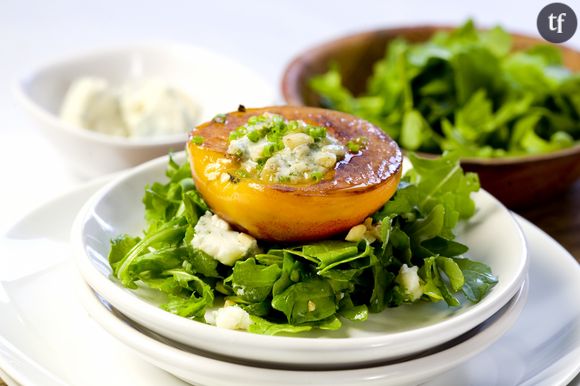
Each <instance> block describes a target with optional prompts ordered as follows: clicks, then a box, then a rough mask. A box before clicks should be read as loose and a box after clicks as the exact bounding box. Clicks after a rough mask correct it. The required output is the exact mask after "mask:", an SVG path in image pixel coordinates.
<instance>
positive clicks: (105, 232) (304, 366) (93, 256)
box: [72, 157, 528, 385]
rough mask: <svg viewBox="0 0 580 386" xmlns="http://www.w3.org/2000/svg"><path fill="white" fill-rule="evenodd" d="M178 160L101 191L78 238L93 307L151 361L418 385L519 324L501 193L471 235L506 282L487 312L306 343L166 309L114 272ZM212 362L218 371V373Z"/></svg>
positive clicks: (519, 299) (512, 226)
mask: <svg viewBox="0 0 580 386" xmlns="http://www.w3.org/2000/svg"><path fill="white" fill-rule="evenodd" d="M166 165H167V158H165V157H164V158H161V159H158V160H154V161H151V162H149V163H146V164H144V165H142V166H140V167H137V168H136V169H134V170H132V171H131V172H129V173H127V174H124V175H122V176H120V177H118V178H117V179H115V180H114V181H112V182H111V183H109V184H108V185H107V186H105V187H104V188H102V189H101V190H100V191H99V192H97V193H96V194H95V195H94V196H93V197H92V198H91V199H90V200H89V201H88V203H87V204H86V205H85V207H84V208H83V210H82V211H81V212H80V214H79V216H78V217H77V220H76V222H75V225H74V226H73V233H72V240H73V243H74V247H75V256H76V259H77V263H78V267H79V268H80V272H81V274H82V277H83V278H84V280H85V282H86V284H83V285H84V287H83V286H82V285H81V293H83V296H82V299H83V303H84V305H85V306H86V308H87V309H88V310H89V312H90V313H91V315H92V316H93V318H94V319H95V320H96V321H97V322H98V323H99V324H101V325H102V326H103V327H104V328H105V329H106V330H107V331H109V332H110V333H111V334H112V335H114V336H115V337H117V338H118V339H119V340H121V341H122V342H123V343H125V344H126V345H128V346H129V347H131V348H133V349H135V350H136V351H137V352H138V353H139V354H140V355H141V356H143V357H144V358H145V359H146V360H148V361H150V362H151V363H153V364H155V365H157V366H159V367H161V368H163V369H165V370H167V371H169V372H171V373H173V374H175V375H177V376H178V377H180V378H182V379H184V380H186V381H188V382H191V383H195V384H201V385H204V384H208V385H209V384H211V385H216V384H224V385H238V384H239V385H246V384H247V385H262V384H264V385H266V384H272V382H273V380H276V383H277V384H282V385H283V384H288V385H292V384H325V383H328V381H327V380H328V379H332V383H333V384H340V385H350V384H352V385H360V384H387V383H388V384H406V383H417V382H420V381H422V380H425V379H427V378H429V377H432V376H434V375H435V374H437V373H441V372H443V371H446V370H448V369H449V368H450V367H453V366H456V365H458V364H459V363H461V362H463V361H466V360H467V359H469V358H470V357H472V356H473V355H475V354H477V353H478V352H480V351H482V350H484V349H485V348H486V347H487V346H488V345H490V344H491V343H493V342H494V341H495V340H496V339H498V338H500V337H501V336H502V335H503V334H504V333H505V332H506V331H507V330H508V329H509V328H510V327H511V325H512V324H513V323H514V322H515V320H516V319H517V316H518V315H519V313H520V311H521V310H522V308H523V306H524V303H525V299H526V293H527V292H526V288H527V284H526V282H525V278H526V274H527V267H528V259H527V250H526V244H525V241H524V238H523V235H522V233H521V230H520V229H519V227H518V225H517V223H516V222H515V220H514V219H513V218H512V216H511V214H510V213H509V212H508V211H507V210H506V209H505V208H504V207H503V206H502V205H501V204H500V203H499V202H498V201H497V200H495V199H494V198H493V197H492V196H490V195H489V194H488V193H486V192H479V193H477V194H476V195H475V196H474V199H475V200H476V204H477V207H478V212H477V214H476V215H475V216H474V217H473V218H472V219H471V220H470V221H469V222H468V223H466V224H465V225H463V226H462V227H461V228H460V229H458V235H459V239H460V240H461V241H462V242H464V243H466V244H467V245H469V247H470V251H469V255H468V256H469V257H471V258H473V259H475V260H478V261H482V262H484V263H486V264H488V265H489V266H490V267H491V269H492V271H493V272H494V274H496V275H497V276H498V278H499V283H498V284H497V285H496V286H495V287H494V288H493V289H492V291H491V292H490V293H489V294H488V295H487V296H486V297H485V298H484V299H483V300H482V301H481V302H479V303H478V304H475V305H472V304H468V303H466V304H464V305H462V306H461V307H447V305H445V304H416V305H409V306H403V307H399V308H395V309H388V310H386V311H384V312H383V313H380V314H375V315H372V316H371V317H370V318H369V320H367V321H366V322H364V323H348V322H347V323H345V325H344V326H343V328H342V329H340V330H339V331H335V332H328V331H321V332H318V333H311V334H309V335H302V336H298V337H284V336H263V335H256V334H250V333H247V332H241V331H231V330H225V329H220V328H217V327H214V326H210V325H206V324H203V323H200V322H196V321H193V320H189V319H186V318H181V317H179V316H176V315H173V314H170V313H168V312H165V311H163V310H161V309H160V308H159V307H158V306H159V299H157V298H156V297H155V296H152V295H151V292H147V291H137V292H135V291H132V290H128V289H126V288H124V287H123V286H122V285H121V284H120V283H118V282H117V281H116V280H114V278H113V277H112V274H111V269H110V267H109V264H108V261H107V255H108V252H109V240H110V239H112V238H113V237H115V236H117V235H119V234H123V233H128V234H139V233H140V231H141V229H143V228H144V225H145V224H144V220H143V208H142V204H141V200H140V198H141V196H142V195H143V189H144V187H145V186H146V185H148V184H151V183H153V182H155V181H162V180H164V172H165V167H166ZM210 365H211V366H210Z"/></svg>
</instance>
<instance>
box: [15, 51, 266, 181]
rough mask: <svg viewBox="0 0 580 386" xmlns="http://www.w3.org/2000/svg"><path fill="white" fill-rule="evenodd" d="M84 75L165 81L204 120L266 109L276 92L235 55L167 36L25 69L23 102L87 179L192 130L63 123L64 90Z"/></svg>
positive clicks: (19, 89) (172, 145)
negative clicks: (157, 131)
mask: <svg viewBox="0 0 580 386" xmlns="http://www.w3.org/2000/svg"><path fill="white" fill-rule="evenodd" d="M82 76H98V77H102V78H104V79H107V80H108V81H109V82H110V83H111V84H112V85H118V84H121V83H122V82H123V81H126V80H135V79H139V78H158V79H162V80H164V81H166V82H167V83H168V84H171V85H173V86H175V87H178V88H179V89H180V90H182V91H184V92H185V93H186V94H187V95H189V96H190V97H191V98H192V100H193V101H195V102H196V103H197V104H198V105H199V107H200V109H201V112H200V115H199V121H200V122H205V121H208V120H210V119H211V118H213V117H214V116H215V115H216V114H218V113H226V112H229V111H234V110H236V109H237V108H238V105H239V104H245V105H246V106H248V107H262V106H267V105H271V104H273V103H274V99H275V96H274V91H273V90H272V88H271V87H270V85H268V84H267V82H266V81H264V80H263V79H262V77H261V76H260V75H258V74H257V73H255V72H254V71H253V70H251V69H249V68H246V67H245V66H243V65H242V64H240V63H238V62H236V61H234V60H233V59H230V58H228V57H225V56H222V55H220V54H217V53H214V52H211V51H209V50H207V49H205V48H203V47H196V46H191V45H186V44H179V43H174V42H167V41H152V42H143V43H136V44H129V45H123V46H113V47H107V48H100V49H94V50H91V51H87V52H85V53H80V54H78V55H75V56H71V57H68V58H62V59H60V60H55V61H54V62H52V63H47V64H44V65H41V66H39V67H38V68H36V69H32V70H30V71H28V72H27V73H26V74H24V75H23V76H22V77H21V78H20V79H19V80H18V81H17V82H16V85H15V93H16V96H17V98H18V100H19V101H20V102H21V104H22V105H23V106H24V108H25V109H26V111H27V112H28V113H29V114H30V116H31V117H32V118H33V119H35V120H36V122H37V123H38V124H39V126H40V127H41V128H42V129H43V130H44V131H45V134H46V135H47V138H48V139H49V140H50V141H51V142H52V143H53V144H54V145H55V146H56V147H57V148H58V149H59V150H60V151H61V153H62V154H63V156H64V157H66V159H67V160H68V161H69V164H70V165H71V167H72V168H73V169H75V170H76V171H77V172H79V173H81V174H83V175H85V176H89V177H94V176H97V175H102V174H105V173H110V172H113V171H117V170H121V169H125V168H127V167H130V166H135V165H138V164H141V163H143V162H145V161H148V160H150V159H152V158H155V157H159V156H162V155H165V154H167V153H168V152H169V151H180V150H183V148H184V146H185V141H186V139H187V133H183V134H175V135H170V136H163V137H154V138H122V137H115V136H111V135H106V134H102V133H98V132H93V131H89V130H85V129H82V128H78V127H73V126H71V125H69V124H67V123H66V122H63V121H61V120H60V119H59V110H60V105H61V103H62V101H63V99H64V95H65V93H66V91H67V89H68V87H69V86H70V84H71V83H72V82H73V81H74V80H75V79H77V78H79V77H82ZM96 160H98V162H96Z"/></svg>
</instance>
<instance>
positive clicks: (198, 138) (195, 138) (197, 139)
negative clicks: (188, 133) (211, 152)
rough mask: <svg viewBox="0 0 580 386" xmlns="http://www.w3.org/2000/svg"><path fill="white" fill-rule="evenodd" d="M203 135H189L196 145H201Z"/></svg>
mask: <svg viewBox="0 0 580 386" xmlns="http://www.w3.org/2000/svg"><path fill="white" fill-rule="evenodd" d="M203 141H204V139H203V137H202V136H201V135H194V136H193V137H191V142H193V143H195V144H196V145H201V144H203Z"/></svg>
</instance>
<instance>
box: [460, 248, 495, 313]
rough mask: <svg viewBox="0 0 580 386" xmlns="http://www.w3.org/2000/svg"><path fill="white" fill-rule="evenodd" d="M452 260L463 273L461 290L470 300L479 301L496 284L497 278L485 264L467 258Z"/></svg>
mask: <svg viewBox="0 0 580 386" xmlns="http://www.w3.org/2000/svg"><path fill="white" fill-rule="evenodd" d="M453 260H454V261H455V263H456V264H457V266H458V267H459V268H460V269H461V272H462V273H463V277H464V279H465V284H464V285H463V288H462V291H463V293H464V294H465V296H466V297H467V298H468V299H469V300H470V301H472V302H474V303H477V302H479V301H480V300H481V299H483V297H484V296H485V294H487V293H488V292H489V290H490V289H491V288H492V287H493V286H494V285H496V284H497V282H498V280H497V278H496V277H495V276H494V275H493V274H492V273H491V269H490V268H489V267H488V266H487V265H485V264H482V263H480V262H477V261H473V260H469V259H459V258H454V259H453Z"/></svg>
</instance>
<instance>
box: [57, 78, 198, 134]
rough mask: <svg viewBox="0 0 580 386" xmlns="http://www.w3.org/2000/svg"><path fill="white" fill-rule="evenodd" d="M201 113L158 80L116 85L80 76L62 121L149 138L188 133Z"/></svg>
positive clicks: (181, 94) (70, 91)
mask: <svg viewBox="0 0 580 386" xmlns="http://www.w3.org/2000/svg"><path fill="white" fill-rule="evenodd" d="M199 112H200V108H199V106H198V105H196V104H195V103H194V102H193V101H192V100H191V98H190V97H189V96H188V95H186V94H185V93H184V92H182V91H180V90H178V89H176V88H174V87H172V86H170V85H168V84H167V83H165V82H163V81H161V80H159V79H142V80H135V81H131V82H127V83H124V84H122V85H120V86H113V85H111V84H110V83H109V82H108V81H107V80H106V79H102V78H98V77H81V78H79V79H77V80H75V81H74V82H73V83H72V84H71V86H70V87H69V89H68V91H67V93H66V95H65V97H64V100H63V103H62V105H61V110H60V118H61V119H62V120H63V121H65V122H67V123H69V124H71V125H73V126H75V127H80V128H84V129H87V130H91V131H96V132H100V133H103V134H108V135H114V136H120V137H129V138H146V137H157V136H164V135H172V134H180V133H186V132H187V131H189V130H191V129H192V128H193V127H194V126H195V124H196V123H197V119H198V116H199Z"/></svg>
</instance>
